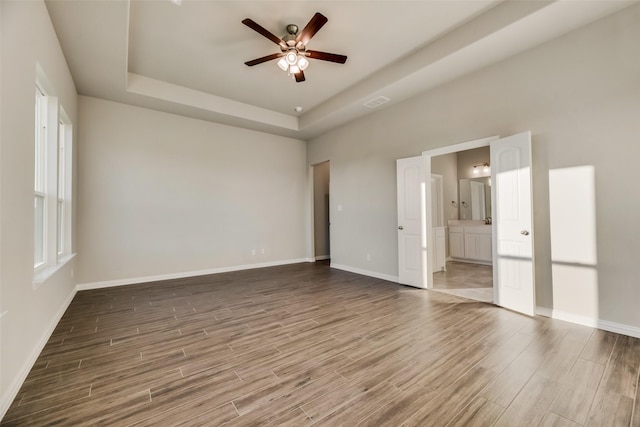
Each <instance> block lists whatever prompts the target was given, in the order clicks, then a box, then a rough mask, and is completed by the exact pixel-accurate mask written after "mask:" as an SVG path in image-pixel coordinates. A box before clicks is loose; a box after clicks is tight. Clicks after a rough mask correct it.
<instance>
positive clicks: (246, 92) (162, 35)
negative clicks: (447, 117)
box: [46, 0, 634, 139]
mask: <svg viewBox="0 0 640 427" xmlns="http://www.w3.org/2000/svg"><path fill="white" fill-rule="evenodd" d="M632 3H634V2H631V1H615V0H600V1H576V0H559V1H551V2H546V1H505V2H502V1H500V0H467V1H463V0H440V1H435V0H425V1H416V0H413V1H398V0H396V1H379V0H376V1H353V0H351V1H326V0H325V1H301V0H298V1H203V0H183V1H182V3H181V4H180V5H177V4H174V3H172V2H170V1H169V0H152V1H151V0H145V1H138V0H132V1H128V0H92V1H88V0H47V1H46V4H47V7H48V10H49V14H50V15H51V19H52V22H53V24H54V27H55V29H56V32H57V34H58V38H59V40H60V43H61V46H62V49H63V51H64V54H65V58H66V59H67V62H68V64H69V68H70V70H71V73H72V75H73V78H74V81H75V83H76V86H77V90H78V92H79V93H80V94H83V95H88V96H95V97H99V98H103V99H108V100H113V101H118V102H124V103H128V104H132V105H139V106H143V107H147V108H152V109H156V110H160V111H166V112H171V113H176V114H182V115H186V116H190V117H195V118H199V119H204V120H211V121H215V122H220V123H226V124H230V125H234V126H240V127H245V128H248V129H255V130H261V131H266V132H271V133H275V134H279V135H285V136H291V137H296V138H301V139H308V138H311V137H314V136H316V135H318V134H320V133H322V132H324V131H326V130H328V129H330V128H331V127H334V126H337V125H340V124H343V123H345V122H347V121H349V120H353V119H355V118H357V117H359V116H362V115H364V114H368V113H370V112H371V111H374V110H371V109H369V108H367V107H365V106H363V105H362V104H363V103H365V102H366V101H368V100H370V99H372V98H375V97H376V96H379V95H382V96H385V97H387V98H390V99H391V101H390V102H388V103H386V104H384V106H383V107H379V108H385V107H387V106H389V105H393V104H394V103H397V102H399V101H402V100H404V99H406V98H408V97H410V96H413V95H415V94H417V93H419V92H422V91H424V90H427V89H429V88H432V87H434V86H436V85H439V84H442V83H445V82H447V81H450V80H452V79H454V78H456V77H458V76H461V75H464V74H466V73H469V72H471V71H473V70H476V69H478V68H481V67H483V66H486V65H488V64H490V63H494V62H496V61H499V60H501V59H504V58H506V57H508V56H511V55H514V54H516V53H518V52H521V51H523V50H526V49H528V48H530V47H533V46H535V45H538V44H540V43H543V42H545V41H547V40H550V39H552V38H555V37H557V36H559V35H561V34H564V33H566V32H568V31H571V30H572V29H575V28H577V27H580V26H582V25H585V24H587V23H589V22H591V21H594V20H596V19H598V18H600V17H603V16H605V15H607V14H610V13H613V12H615V11H617V10H619V9H621V8H623V7H626V6H629V5H630V4H632ZM315 12H320V13H322V14H323V15H325V16H326V17H327V18H328V19H329V21H328V23H327V24H326V25H325V26H324V27H323V28H322V29H321V30H320V31H319V32H318V33H317V34H316V35H315V37H314V38H313V39H312V40H311V41H310V42H309V44H308V47H309V49H313V50H320V51H326V52H333V53H339V54H343V55H347V56H348V57H349V59H348V60H347V63H346V64H344V65H340V64H334V63H330V62H325V61H318V60H311V65H310V66H309V68H308V69H307V70H306V71H305V75H306V78H307V80H306V81H305V82H303V83H296V82H295V81H293V80H292V79H291V78H289V77H287V75H286V73H284V72H283V71H281V70H280V69H279V68H278V67H277V65H276V62H275V61H271V62H267V63H264V64H260V65H257V66H254V67H247V66H246V65H244V62H245V61H248V60H250V59H254V58H258V57H261V56H265V55H268V54H271V53H276V52H279V48H278V46H277V45H276V44H274V43H272V42H271V41H269V40H268V39H266V38H264V37H262V36H261V35H260V34H258V33H256V32H254V31H253V30H251V29H250V28H248V27H246V26H245V25H243V24H242V23H241V21H242V20H243V19H244V18H251V19H253V20H254V21H256V22H257V23H259V24H260V25H262V26H263V27H265V28H266V29H268V30H269V31H271V32H272V33H274V34H275V35H277V36H284V34H285V33H286V30H285V27H286V25H287V24H297V25H298V26H299V27H300V28H303V27H304V25H306V23H307V22H308V21H309V19H310V18H311V17H312V16H313V14H314V13H315ZM296 106H301V107H303V110H302V112H301V113H297V112H295V111H294V108H295V107H296Z"/></svg>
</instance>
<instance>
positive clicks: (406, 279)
mask: <svg viewBox="0 0 640 427" xmlns="http://www.w3.org/2000/svg"><path fill="white" fill-rule="evenodd" d="M397 175H398V181H397V185H398V281H399V282H400V283H401V284H403V285H409V286H415V287H417V288H423V287H425V286H426V281H425V280H424V278H425V276H424V275H425V274H426V271H427V265H426V264H427V236H426V230H425V229H424V226H425V225H426V216H425V208H426V201H425V158H424V157H422V156H419V157H410V158H407V159H398V160H397Z"/></svg>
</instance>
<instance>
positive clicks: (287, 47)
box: [242, 13, 347, 83]
mask: <svg viewBox="0 0 640 427" xmlns="http://www.w3.org/2000/svg"><path fill="white" fill-rule="evenodd" d="M327 21H328V19H327V18H326V17H325V16H324V15H322V14H321V13H316V14H315V15H313V18H311V20H310V21H309V23H308V24H307V25H306V26H305V27H304V29H303V30H302V31H301V32H300V33H298V26H297V25H294V24H289V25H287V33H288V34H287V35H285V36H284V37H282V38H279V37H278V36H275V35H274V34H272V33H271V32H270V31H269V30H267V29H265V28H264V27H262V26H261V25H259V24H257V23H256V22H255V21H253V20H252V19H249V18H247V19H244V20H243V21H242V23H243V24H244V25H246V26H247V27H249V28H251V29H252V30H254V31H256V32H257V33H259V34H261V35H262V36H264V37H266V38H268V39H269V40H271V41H272V42H274V43H276V44H277V45H278V46H279V47H280V53H274V54H271V55H267V56H263V57H261V58H257V59H253V60H251V61H247V62H245V64H246V65H248V66H249V67H253V66H254V65H258V64H262V63H263V62H267V61H271V60H272V59H276V58H280V59H279V60H278V67H279V68H280V69H281V70H282V71H286V72H287V74H288V75H290V76H291V77H292V78H294V79H295V81H296V82H298V83H300V82H303V81H305V76H304V70H306V69H307V67H309V60H308V59H307V58H312V59H319V60H321V61H329V62H336V63H338V64H344V63H345V62H346V61H347V57H346V56H345V55H338V54H335V53H327V52H319V51H315V50H307V43H308V42H309V40H311V38H312V37H313V36H314V35H315V34H316V33H317V32H318V31H319V30H320V28H322V26H323V25H324V24H326V23H327Z"/></svg>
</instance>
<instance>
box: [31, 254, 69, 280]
mask: <svg viewBox="0 0 640 427" xmlns="http://www.w3.org/2000/svg"><path fill="white" fill-rule="evenodd" d="M75 256H76V254H75V253H73V254H69V255H64V256H62V257H60V258H59V259H58V262H57V263H56V264H53V265H46V266H44V267H42V268H39V269H38V270H37V271H36V272H34V274H33V282H32V284H33V289H37V288H38V287H39V286H40V285H42V284H43V283H44V282H46V281H47V280H48V279H49V278H50V277H51V276H53V275H54V274H56V272H57V271H58V270H60V269H61V268H62V267H64V266H65V264H67V263H68V262H69V261H71V260H72V259H73V258H75Z"/></svg>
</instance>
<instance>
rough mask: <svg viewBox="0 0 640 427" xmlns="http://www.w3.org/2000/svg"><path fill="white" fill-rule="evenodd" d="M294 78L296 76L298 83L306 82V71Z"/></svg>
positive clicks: (296, 74)
mask: <svg viewBox="0 0 640 427" xmlns="http://www.w3.org/2000/svg"><path fill="white" fill-rule="evenodd" d="M294 76H296V82H298V83H300V82H303V81H305V80H306V79H305V78H304V71H302V70H300V71H299V72H297V73H295V74H294Z"/></svg>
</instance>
